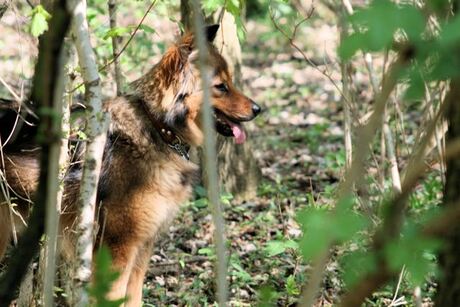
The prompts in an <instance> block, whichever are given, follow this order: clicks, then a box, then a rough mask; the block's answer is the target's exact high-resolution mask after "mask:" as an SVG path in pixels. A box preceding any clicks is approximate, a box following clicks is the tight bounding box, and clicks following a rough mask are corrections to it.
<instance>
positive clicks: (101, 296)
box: [89, 246, 126, 307]
mask: <svg viewBox="0 0 460 307" xmlns="http://www.w3.org/2000/svg"><path fill="white" fill-rule="evenodd" d="M119 276H120V273H119V272H115V271H113V270H112V257H111V256H110V251H109V249H108V248H107V247H105V246H102V247H101V248H100V249H99V250H98V252H97V253H96V265H95V271H94V283H93V284H92V285H91V288H90V289H89V294H90V295H91V297H92V298H94V300H95V306H97V307H118V306H121V305H122V304H123V303H124V302H126V298H121V299H117V300H108V299H107V298H106V296H107V294H108V293H109V291H110V289H111V287H112V284H113V283H114V282H115V281H116V280H117V278H118V277H119Z"/></svg>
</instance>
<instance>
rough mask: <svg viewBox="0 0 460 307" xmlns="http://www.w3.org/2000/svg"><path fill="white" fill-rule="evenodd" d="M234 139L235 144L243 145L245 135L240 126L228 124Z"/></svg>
mask: <svg viewBox="0 0 460 307" xmlns="http://www.w3.org/2000/svg"><path fill="white" fill-rule="evenodd" d="M229 124H230V127H231V128H232V131H233V136H234V137H235V143H236V144H243V143H244V142H245V141H246V133H245V132H244V130H243V128H242V127H241V126H240V125H237V124H234V123H229Z"/></svg>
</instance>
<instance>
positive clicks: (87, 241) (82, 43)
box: [72, 0, 108, 307]
mask: <svg viewBox="0 0 460 307" xmlns="http://www.w3.org/2000/svg"><path fill="white" fill-rule="evenodd" d="M74 3H76V6H75V10H74V20H73V23H72V32H73V34H74V35H75V45H76V48H77V53H78V59H79V63H80V67H81V70H82V76H83V80H84V81H85V90H86V98H87V101H86V104H87V110H89V112H88V124H87V131H86V136H87V143H86V153H85V157H84V166H83V174H82V179H81V183H80V196H79V200H78V208H79V210H80V212H79V219H78V223H77V234H78V239H77V258H76V259H77V264H76V272H75V276H74V281H75V283H74V287H75V289H74V290H75V294H76V296H75V297H76V300H75V301H74V303H73V305H74V306H82V307H83V306H88V304H89V297H88V293H87V291H86V288H87V285H88V283H89V282H90V278H91V264H92V258H93V257H92V256H93V246H94V234H95V231H94V230H95V227H94V223H95V222H94V219H95V210H96V196H97V184H98V181H99V173H100V170H101V162H102V155H103V152H104V146H105V141H106V129H107V123H108V122H107V119H106V115H105V113H104V112H103V111H102V99H101V86H100V79H99V74H98V70H97V65H96V59H95V55H94V52H93V49H92V47H91V43H90V36H89V31H88V22H87V20H86V1H85V0H80V1H75V2H74Z"/></svg>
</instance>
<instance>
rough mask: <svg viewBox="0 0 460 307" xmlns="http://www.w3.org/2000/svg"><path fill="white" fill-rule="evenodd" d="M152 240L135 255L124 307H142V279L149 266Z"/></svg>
mask: <svg viewBox="0 0 460 307" xmlns="http://www.w3.org/2000/svg"><path fill="white" fill-rule="evenodd" d="M152 248H153V240H149V241H147V242H146V243H145V244H144V246H142V248H141V249H139V252H138V253H137V257H136V262H135V264H134V267H133V270H132V271H131V276H130V277H129V282H128V290H127V291H126V294H127V295H128V297H129V301H128V303H127V304H126V305H125V306H126V307H139V306H142V286H143V285H144V277H145V273H146V272H147V269H148V266H149V260H150V256H151V255H152Z"/></svg>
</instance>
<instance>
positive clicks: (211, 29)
mask: <svg viewBox="0 0 460 307" xmlns="http://www.w3.org/2000/svg"><path fill="white" fill-rule="evenodd" d="M217 30H219V24H215V25H210V26H206V28H205V33H206V38H207V40H208V42H210V43H212V42H213V41H214V39H215V38H216V35H217Z"/></svg>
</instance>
